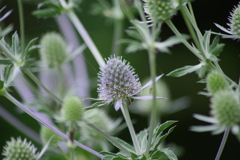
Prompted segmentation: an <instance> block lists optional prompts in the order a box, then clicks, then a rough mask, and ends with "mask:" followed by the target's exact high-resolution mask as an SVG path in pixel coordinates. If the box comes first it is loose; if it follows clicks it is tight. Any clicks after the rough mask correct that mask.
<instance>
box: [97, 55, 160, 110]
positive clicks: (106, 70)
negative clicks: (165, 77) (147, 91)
mask: <svg viewBox="0 0 240 160" xmlns="http://www.w3.org/2000/svg"><path fill="white" fill-rule="evenodd" d="M98 76H99V79H98V81H99V82H100V84H99V87H98V93H99V99H98V100H101V101H103V102H104V103H105V104H108V103H111V102H113V103H114V108H115V110H118V109H119V108H120V107H121V105H122V104H123V103H124V104H128V105H129V103H131V101H132V99H135V97H134V96H135V95H137V94H139V93H140V92H141V90H142V89H144V88H145V87H147V86H149V85H151V84H152V81H149V82H148V83H147V84H146V85H144V86H143V87H141V83H140V82H139V78H138V76H137V75H136V74H135V72H134V69H133V68H132V66H130V65H129V63H127V62H126V60H122V57H115V56H112V57H110V58H108V60H107V62H106V65H105V66H103V67H101V71H100V73H99V74H98ZM161 77H162V75H161V76H158V77H156V79H155V81H157V80H158V79H159V78H161ZM156 98H162V97H156ZM136 99H143V100H149V99H152V96H142V97H141V96H138V97H136ZM97 103H98V102H97Z"/></svg>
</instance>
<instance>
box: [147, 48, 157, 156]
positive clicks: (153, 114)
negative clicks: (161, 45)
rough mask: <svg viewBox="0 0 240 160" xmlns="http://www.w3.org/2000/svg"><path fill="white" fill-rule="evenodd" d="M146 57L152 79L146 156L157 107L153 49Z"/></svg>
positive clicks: (155, 119) (149, 146) (150, 142)
mask: <svg viewBox="0 0 240 160" xmlns="http://www.w3.org/2000/svg"><path fill="white" fill-rule="evenodd" d="M148 57H149V64H150V71H151V79H152V82H153V83H152V95H153V99H152V111H151V120H150V128H149V137H148V143H147V149H146V155H147V156H148V154H149V150H150V148H151V144H152V138H153V131H154V128H155V126H156V121H157V107H156V82H155V78H156V75H157V74H156V55H155V53H154V48H150V49H149V50H148Z"/></svg>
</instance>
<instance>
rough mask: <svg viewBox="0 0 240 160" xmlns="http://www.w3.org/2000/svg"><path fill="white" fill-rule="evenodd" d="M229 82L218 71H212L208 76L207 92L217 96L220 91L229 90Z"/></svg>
mask: <svg viewBox="0 0 240 160" xmlns="http://www.w3.org/2000/svg"><path fill="white" fill-rule="evenodd" d="M227 86H228V85H227V81H226V80H225V78H224V77H223V75H222V74H221V73H219V72H217V71H212V72H210V73H209V74H208V76H207V90H208V92H210V93H211V94H215V93H216V92H218V91H220V90H224V89H227Z"/></svg>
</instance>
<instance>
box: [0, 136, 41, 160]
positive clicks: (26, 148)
mask: <svg viewBox="0 0 240 160" xmlns="http://www.w3.org/2000/svg"><path fill="white" fill-rule="evenodd" d="M36 150H37V149H36V148H35V146H34V145H32V143H31V142H27V141H26V139H24V141H23V140H21V138H18V139H17V140H15V139H14V138H12V139H11V141H8V142H7V145H6V146H4V149H3V153H2V155H3V156H5V158H4V160H37V156H38V154H37V153H36Z"/></svg>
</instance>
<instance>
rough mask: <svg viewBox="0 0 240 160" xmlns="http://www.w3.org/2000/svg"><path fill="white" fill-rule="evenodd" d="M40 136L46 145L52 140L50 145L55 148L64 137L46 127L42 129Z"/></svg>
mask: <svg viewBox="0 0 240 160" xmlns="http://www.w3.org/2000/svg"><path fill="white" fill-rule="evenodd" d="M40 136H41V139H42V142H43V143H44V144H46V143H47V142H48V140H49V139H50V138H52V139H51V142H50V144H49V145H50V146H55V145H57V143H58V142H59V141H61V140H62V137H60V136H59V135H58V134H57V133H55V132H53V131H52V130H51V129H49V128H48V127H46V126H42V127H41V131H40Z"/></svg>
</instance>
